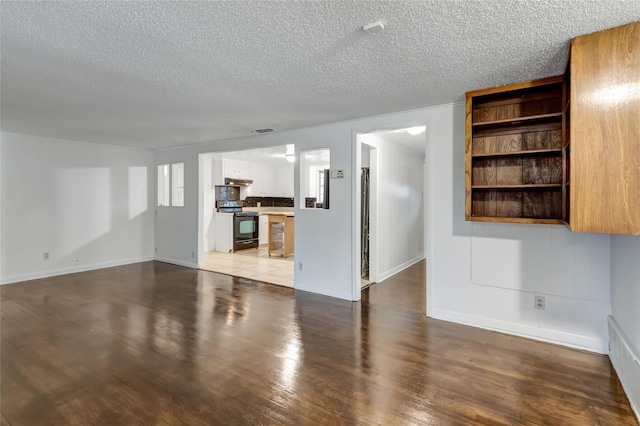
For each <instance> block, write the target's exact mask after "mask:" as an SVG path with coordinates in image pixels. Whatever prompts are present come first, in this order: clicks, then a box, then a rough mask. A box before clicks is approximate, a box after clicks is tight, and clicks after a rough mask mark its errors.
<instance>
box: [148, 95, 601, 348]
mask: <svg viewBox="0 0 640 426" xmlns="http://www.w3.org/2000/svg"><path fill="white" fill-rule="evenodd" d="M417 125H426V128H427V132H426V139H427V152H426V170H427V172H426V176H425V178H426V185H425V188H426V192H427V194H426V200H425V204H426V206H427V207H426V217H427V219H426V227H427V231H426V234H427V256H426V257H427V265H429V267H428V269H427V277H428V278H427V279H428V280H429V285H428V287H427V292H428V297H427V307H428V314H429V315H430V316H432V317H434V318H440V319H446V320H450V321H456V322H461V323H467V324H471V325H475V326H479V327H485V328H490V329H496V330H501V331H504V332H508V333H514V334H519V335H524V336H529V337H533V338H537V339H542V340H548V341H552V342H557V343H562V344H565V345H570V346H575V347H580V348H585V349H588V350H593V351H598V352H602V353H605V352H606V349H607V329H606V318H607V315H608V314H609V313H610V312H611V303H610V274H609V268H610V239H609V237H608V236H593V235H592V236H589V235H586V234H585V235H582V234H570V233H568V231H566V230H564V228H562V227H554V228H551V227H550V226H545V225H508V224H495V225H493V226H483V225H485V224H478V223H474V224H473V225H472V223H471V222H466V221H465V220H464V106H463V105H461V104H457V105H445V106H441V107H436V108H426V109H420V110H413V111H408V112H402V113H396V114H389V115H383V116H377V117H369V118H365V119H359V120H351V121H344V122H339V123H332V124H328V125H323V126H317V127H311V128H305V129H299V130H295V131H289V132H277V133H272V134H269V135H261V136H253V137H248V138H245V139H237V140H231V141H224V142H219V143H212V144H207V145H199V146H194V147H190V148H182V149H174V150H166V151H159V152H157V155H156V161H157V162H158V163H164V162H173V161H184V162H185V180H186V189H185V200H186V205H185V207H184V208H183V209H179V210H177V209H174V210H168V209H164V210H161V211H159V213H158V218H157V220H156V224H157V226H156V244H157V245H158V249H159V250H160V252H161V253H164V255H163V256H164V257H165V258H171V259H173V260H174V261H175V262H176V263H180V264H195V262H193V261H192V260H191V253H192V252H194V251H196V252H197V249H198V247H197V245H198V244H197V241H198V231H197V223H198V222H197V221H198V216H197V215H198V210H197V202H198V200H197V195H198V194H197V189H193V188H197V165H198V161H197V156H198V153H200V152H211V151H218V152H224V151H232V150H238V149H242V148H258V147H266V146H275V145H283V144H287V143H295V146H296V152H297V153H299V152H300V151H302V150H307V149H313V148H323V147H329V148H331V167H332V168H342V169H345V170H346V172H347V177H348V178H347V179H341V180H340V179H332V182H331V185H332V186H331V209H330V210H311V209H300V208H299V201H298V203H297V204H298V205H297V206H296V209H295V213H296V238H295V244H296V266H298V265H297V263H298V262H303V269H302V270H300V269H299V268H296V272H295V286H296V288H297V289H302V290H308V291H313V292H317V293H321V294H325V295H330V296H334V297H340V298H344V299H350V300H357V298H358V295H357V294H356V293H359V292H356V290H355V288H357V284H358V282H359V271H358V270H357V269H356V265H357V259H358V257H359V235H357V233H356V227H357V221H356V219H355V212H356V211H357V210H356V200H357V199H358V197H354V194H356V182H357V180H356V179H358V178H359V175H358V173H356V172H354V169H355V167H356V159H357V156H358V155H359V151H357V150H356V146H357V144H356V143H355V135H356V134H357V133H368V132H372V131H377V130H381V129H394V128H404V127H411V126H417ZM296 164H297V163H296ZM299 180H300V176H299V170H298V168H297V167H296V171H295V186H296V197H297V198H298V200H299V194H298V191H299ZM505 230H508V235H507V237H506V238H505V232H506V231H505ZM538 233H541V234H542V233H544V234H545V236H538V235H537V234H538ZM508 241H511V242H510V243H507V242H508ZM472 243H473V244H472ZM478 243H481V247H482V249H480V248H478ZM516 248H517V251H516ZM550 249H553V250H552V252H551V253H555V254H562V256H563V257H562V259H564V260H565V261H566V262H558V261H556V259H555V258H554V257H553V256H548V255H547V254H545V253H546V251H547V250H550ZM516 253H517V256H516ZM541 253H542V255H541ZM489 254H490V255H491V256H492V257H493V258H495V259H501V258H505V259H509V262H512V263H513V262H516V260H517V263H515V264H512V263H510V264H506V263H500V262H497V263H496V262H495V261H494V263H491V265H492V266H491V268H502V267H504V266H508V267H509V274H508V277H509V279H508V280H504V279H502V278H498V279H499V281H495V276H494V277H492V276H491V275H490V272H491V270H492V269H491V268H488V269H486V270H485V271H480V272H483V273H482V274H481V275H480V278H482V281H483V282H478V281H480V278H477V276H475V280H474V279H473V278H472V272H473V273H474V274H475V273H477V272H478V271H477V270H475V271H472V264H475V265H477V264H478V263H482V262H481V261H482V260H483V259H484V260H485V261H489V260H490V258H489V257H488V256H489ZM478 256H479V257H478ZM572 257H574V259H573V260H571V258H572ZM568 260H571V261H568ZM531 271H534V272H535V273H536V277H537V278H539V279H540V280H542V279H550V280H551V281H550V282H553V283H554V286H555V287H554V288H550V287H548V286H547V282H546V281H545V282H542V281H536V282H533V281H531V280H530V279H529V278H527V276H528V274H529V273H530V272H531ZM585 271H586V272H585ZM496 276H497V277H500V276H501V275H500V274H498V275H496ZM585 276H587V277H588V278H589V279H588V283H586V284H585V283H583V278H584V277H585ZM485 279H486V280H485ZM494 281H495V282H494ZM505 281H506V282H505ZM583 285H586V286H587V287H588V290H585V288H583ZM534 291H538V292H539V293H541V294H543V295H545V297H546V305H547V308H546V310H544V311H537V310H535V309H534V304H533V298H534V294H533V292H534Z"/></svg>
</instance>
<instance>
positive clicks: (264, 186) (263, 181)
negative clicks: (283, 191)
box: [249, 163, 276, 197]
mask: <svg viewBox="0 0 640 426" xmlns="http://www.w3.org/2000/svg"><path fill="white" fill-rule="evenodd" d="M251 170H252V179H253V183H252V184H251V186H250V187H249V193H250V195H251V196H253V197H271V196H273V195H272V194H274V193H275V191H276V190H275V189H274V185H275V183H274V181H275V174H276V167H275V166H273V165H271V164H266V163H265V164H260V163H253V164H251Z"/></svg>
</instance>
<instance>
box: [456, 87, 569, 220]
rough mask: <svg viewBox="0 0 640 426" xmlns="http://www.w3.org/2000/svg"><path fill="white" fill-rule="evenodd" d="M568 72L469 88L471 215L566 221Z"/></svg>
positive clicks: (468, 192) (468, 203) (468, 199)
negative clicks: (507, 83) (565, 81)
mask: <svg viewBox="0 0 640 426" xmlns="http://www.w3.org/2000/svg"><path fill="white" fill-rule="evenodd" d="M565 93H566V89H565V86H564V78H563V77H562V76H558V77H550V78H546V79H542V80H536V81H530V82H524V83H518V84H514V85H509V86H503V87H499V88H492V89H485V90H477V91H474V92H469V93H467V104H466V113H467V119H466V126H467V127H466V130H467V132H466V149H465V153H466V181H465V182H466V184H465V188H466V201H465V211H466V218H467V220H474V221H485V222H510V223H545V224H562V223H563V221H562V219H563V214H564V210H563V196H564V193H565V192H566V190H568V188H566V186H563V184H562V181H563V179H564V174H563V170H564V169H563V163H564V161H565V152H564V150H563V147H564V146H565V145H566V143H565V132H564V123H565V120H566V118H565V112H564V111H563V107H564V105H563V100H564V99H563V96H564V94H565Z"/></svg>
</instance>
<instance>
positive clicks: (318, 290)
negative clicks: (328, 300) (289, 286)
mask: <svg viewBox="0 0 640 426" xmlns="http://www.w3.org/2000/svg"><path fill="white" fill-rule="evenodd" d="M294 289H295V290H296V291H298V290H300V291H306V292H309V293H315V294H321V295H323V296H329V297H335V298H336V299H343V300H348V301H350V302H352V301H353V300H352V299H351V292H342V291H336V290H335V289H331V288H322V287H316V286H313V287H311V286H308V287H306V286H305V285H304V284H299V283H295V284H294ZM349 290H350V289H349Z"/></svg>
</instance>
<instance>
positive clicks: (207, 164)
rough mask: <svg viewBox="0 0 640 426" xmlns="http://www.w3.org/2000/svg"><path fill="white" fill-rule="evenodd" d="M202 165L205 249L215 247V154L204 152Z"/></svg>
mask: <svg viewBox="0 0 640 426" xmlns="http://www.w3.org/2000/svg"><path fill="white" fill-rule="evenodd" d="M200 165H201V167H202V180H201V184H202V197H203V198H202V200H203V203H202V223H203V226H202V238H203V241H202V248H203V250H204V251H212V250H214V249H215V245H216V241H215V222H214V218H213V212H214V210H215V203H216V194H215V186H214V183H213V181H214V180H213V155H211V154H202V157H201V162H200Z"/></svg>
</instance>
